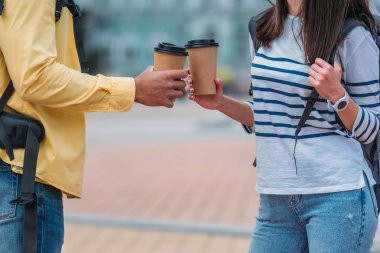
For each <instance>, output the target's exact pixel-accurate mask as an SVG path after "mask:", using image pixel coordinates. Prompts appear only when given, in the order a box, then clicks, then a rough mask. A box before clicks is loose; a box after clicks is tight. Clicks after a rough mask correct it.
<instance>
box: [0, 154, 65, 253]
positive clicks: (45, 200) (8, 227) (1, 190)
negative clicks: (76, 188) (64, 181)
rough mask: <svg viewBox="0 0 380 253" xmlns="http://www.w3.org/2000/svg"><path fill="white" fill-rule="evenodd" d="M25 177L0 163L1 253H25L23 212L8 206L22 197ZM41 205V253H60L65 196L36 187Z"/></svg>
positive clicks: (45, 186) (18, 208)
mask: <svg viewBox="0 0 380 253" xmlns="http://www.w3.org/2000/svg"><path fill="white" fill-rule="evenodd" d="M21 181H22V176H21V175H18V174H15V173H13V172H12V170H11V167H10V166H9V165H7V164H5V163H4V162H2V161H0V253H22V252H23V247H22V245H23V215H24V208H23V207H22V206H15V205H11V204H9V202H10V201H11V200H14V199H16V198H17V197H18V196H19V195H20V193H21ZM35 191H36V194H37V201H38V251H37V252H38V253H58V252H61V249H62V245H63V236H64V228H63V205H62V193H61V191H59V190H57V189H55V188H54V187H51V186H48V185H44V184H40V183H36V186H35Z"/></svg>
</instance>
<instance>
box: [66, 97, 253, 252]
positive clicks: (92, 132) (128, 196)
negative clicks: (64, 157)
mask: <svg viewBox="0 0 380 253" xmlns="http://www.w3.org/2000/svg"><path fill="white" fill-rule="evenodd" d="M87 127H88V136H87V139H88V150H87V163H86V172H85V182H84V190H83V198H82V200H66V201H65V212H66V238H65V245H64V253H72V252H81V253H82V252H91V253H94V252H99V253H100V252H107V253H108V252H109V253H119V252H120V253H121V252H123V253H124V252H125V253H144V252H149V253H150V252H162V253H172V252H173V253H175V252H181V253H182V252H189V253H198V252H199V253H220V252H226V253H227V252H233V253H240V252H241V253H245V252H247V249H248V245H249V237H250V233H251V230H252V227H253V225H254V219H255V216H256V214H257V212H258V195H257V194H256V193H255V191H254V184H255V172H254V168H253V167H252V166H251V164H252V161H253V157H254V138H253V137H251V136H248V135H246V134H245V133H244V132H243V131H242V128H241V126H240V125H239V124H237V123H234V122H232V121H229V120H227V119H226V118H224V117H223V116H222V115H219V114H218V113H217V112H208V111H205V110H201V109H199V108H198V107H196V106H194V105H193V104H191V103H190V102H186V101H180V102H179V103H178V104H177V106H176V107H175V108H174V109H173V110H167V109H159V108H142V107H140V106H136V107H135V108H134V109H133V110H132V111H131V112H129V113H126V114H90V115H89V117H88V124H87Z"/></svg>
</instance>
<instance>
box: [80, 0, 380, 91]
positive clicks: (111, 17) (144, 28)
mask: <svg viewBox="0 0 380 253" xmlns="http://www.w3.org/2000/svg"><path fill="white" fill-rule="evenodd" d="M370 1H371V4H372V7H373V9H375V10H379V9H380V0H370ZM78 2H79V4H80V5H81V7H82V10H83V11H84V13H85V15H84V25H85V30H86V48H87V51H88V55H89V59H90V63H91V69H92V72H93V73H98V72H100V73H106V74H109V75H129V76H134V75H137V74H138V73H140V72H141V71H142V70H143V69H144V68H145V67H146V66H148V65H152V64H153V48H154V46H156V45H157V43H158V42H170V43H174V44H177V45H185V44H186V42H187V41H188V40H192V39H202V38H214V39H216V40H217V41H218V42H219V43H220V48H219V67H218V72H219V74H218V75H219V76H221V77H222V78H223V79H224V80H225V81H226V83H227V84H229V83H234V85H233V88H234V90H235V91H241V92H246V90H247V85H248V84H249V82H250V75H249V68H250V64H249V63H250V57H249V43H248V36H249V35H248V26H247V25H248V21H249V19H250V17H251V16H253V15H255V14H257V13H258V12H260V11H262V10H263V9H265V8H267V7H268V6H269V4H268V1H267V0H110V1H105V0H78Z"/></svg>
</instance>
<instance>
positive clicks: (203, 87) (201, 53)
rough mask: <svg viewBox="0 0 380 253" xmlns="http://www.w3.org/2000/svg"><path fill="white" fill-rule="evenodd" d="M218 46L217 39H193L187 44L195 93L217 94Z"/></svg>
mask: <svg viewBox="0 0 380 253" xmlns="http://www.w3.org/2000/svg"><path fill="white" fill-rule="evenodd" d="M218 46H219V44H218V43H216V42H215V40H192V41H189V42H188V43H187V45H186V46H185V47H186V49H187V52H188V53H189V67H190V75H191V79H192V80H193V88H194V91H195V92H194V95H214V94H216V86H215V78H216V70H217V61H218Z"/></svg>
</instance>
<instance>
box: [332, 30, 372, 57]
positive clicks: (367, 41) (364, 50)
mask: <svg viewBox="0 0 380 253" xmlns="http://www.w3.org/2000/svg"><path fill="white" fill-rule="evenodd" d="M339 52H340V54H341V56H342V58H343V61H345V60H346V61H352V60H359V59H358V58H361V59H367V58H370V59H372V58H376V57H374V56H377V59H378V57H379V48H378V47H377V45H376V43H375V39H374V38H373V37H372V34H371V33H370V32H369V31H367V30H366V29H365V28H364V27H362V26H358V27H355V28H354V29H353V30H352V31H351V32H350V33H349V34H348V35H347V36H346V37H345V38H344V39H343V41H342V43H341V45H340V47H339ZM378 61H379V60H377V62H378ZM346 63H347V62H346Z"/></svg>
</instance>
